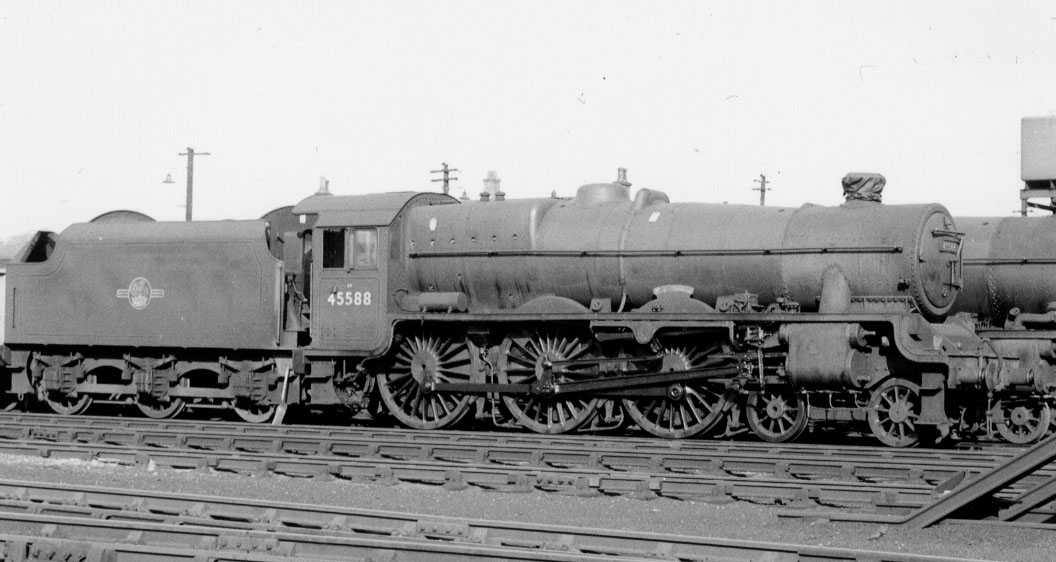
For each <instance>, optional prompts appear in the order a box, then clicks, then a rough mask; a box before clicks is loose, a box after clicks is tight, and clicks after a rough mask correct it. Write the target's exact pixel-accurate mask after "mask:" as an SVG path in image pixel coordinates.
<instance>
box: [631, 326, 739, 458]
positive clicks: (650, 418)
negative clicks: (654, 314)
mask: <svg viewBox="0 0 1056 562" xmlns="http://www.w3.org/2000/svg"><path fill="white" fill-rule="evenodd" d="M660 354H661V355H662V356H663V361H662V363H661V366H660V370H661V371H662V372H670V371H685V370H689V369H695V368H698V367H700V366H701V365H704V364H705V363H706V359H707V356H706V354H705V353H703V352H701V351H700V350H698V349H696V348H693V347H669V348H665V349H664V350H662V351H661V352H660ZM726 403H727V400H726V397H725V392H724V391H720V392H716V391H715V390H712V389H710V388H708V386H707V385H706V384H704V383H699V382H694V383H688V384H677V385H671V386H670V387H668V389H667V393H666V395H665V396H664V397H656V396H650V397H646V398H625V399H624V400H623V408H624V410H625V411H626V412H627V414H628V415H629V416H631V419H633V420H634V422H635V423H637V424H638V427H641V428H642V429H643V430H645V431H647V432H649V433H651V434H653V435H656V436H657V437H665V438H668V439H683V438H686V437H692V436H694V435H698V434H700V433H704V432H705V431H709V430H711V429H712V428H714V427H715V426H716V425H718V423H719V422H720V421H722V412H723V409H724V408H725V407H726Z"/></svg>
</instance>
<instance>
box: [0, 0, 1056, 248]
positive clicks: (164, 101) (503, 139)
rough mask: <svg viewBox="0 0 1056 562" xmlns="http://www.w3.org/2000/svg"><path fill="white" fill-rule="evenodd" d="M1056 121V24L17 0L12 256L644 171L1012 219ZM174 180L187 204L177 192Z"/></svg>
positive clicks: (1042, 18) (688, 181)
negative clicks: (136, 225)
mask: <svg viewBox="0 0 1056 562" xmlns="http://www.w3.org/2000/svg"><path fill="white" fill-rule="evenodd" d="M1052 113H1056V4H1053V3H1051V2H1037V3H1029V2H1022V3H1021V2H1014V3H1013V2H1007V3H1006V2H949V3H936V4H932V3H923V2H876V1H872V2H862V3H858V2H810V3H808V2H796V3H793V2H772V3H763V2H759V3H751V4H749V3H747V2H716V3H704V2H647V1H643V2H615V1H606V2H539V1H532V2H516V3H514V2H486V1H479V2H437V1H433V2H381V1H379V2H369V3H368V2H325V3H308V2H265V1H255V2H248V1H247V2H204V1H203V2H177V1H165V2H144V1H137V2H132V1H129V2H69V3H60V2H36V1H25V2H13V1H11V0H0V197H2V199H0V201H2V203H0V205H2V206H3V207H2V208H4V209H5V211H6V212H4V213H3V215H2V216H3V218H2V220H0V237H3V236H6V235H11V234H15V233H20V232H24V231H28V230H36V229H39V228H46V229H62V228H64V227H65V226H66V225H67V224H69V223H70V222H76V221H83V220H87V219H90V218H91V217H93V216H95V215H96V214H98V213H100V212H103V211H107V210H111V209H116V208H132V209H137V210H140V211H143V212H146V213H148V214H150V215H152V216H154V217H155V218H157V219H159V220H182V218H183V208H182V205H183V198H184V185H183V182H184V178H185V175H184V159H183V158H181V157H179V156H177V153H178V152H181V151H182V150H183V149H184V147H186V146H194V147H195V148H196V149H198V150H202V151H209V152H211V153H212V156H207V157H203V158H200V159H198V160H197V161H196V174H195V180H196V181H195V187H196V190H195V218H203V219H204V218H252V217H257V216H259V215H261V214H262V213H264V212H266V211H268V210H270V209H272V208H274V207H278V206H281V205H285V204H291V203H294V202H296V201H298V200H299V199H301V198H302V197H304V196H307V195H310V194H311V193H312V192H314V190H315V189H316V187H317V184H318V177H319V176H320V175H325V176H327V177H329V178H331V189H332V191H334V192H336V193H340V194H352V193H366V192H373V191H384V190H393V189H434V188H435V187H436V185H437V184H429V183H428V180H429V178H430V175H429V173H428V171H429V170H430V169H433V168H436V167H438V166H439V164H440V162H441V161H444V160H446V161H448V162H450V163H452V164H453V165H455V166H457V167H458V168H460V169H461V170H462V172H461V174H460V176H461V178H462V181H461V182H460V187H457V188H456V194H460V193H461V191H462V189H463V187H462V186H464V187H465V188H466V189H467V190H468V191H469V193H470V194H471V195H472V194H476V193H478V192H479V191H480V187H481V182H480V180H481V178H483V177H484V175H485V173H486V171H487V170H489V169H495V170H498V172H499V175H500V176H501V177H502V178H503V188H504V190H505V191H506V192H507V193H509V194H510V195H511V196H512V197H527V196H545V195H548V194H549V193H550V191H551V190H553V189H556V190H557V191H558V193H561V194H571V193H573V192H574V190H575V188H576V187H577V186H578V185H579V184H581V183H584V182H588V181H607V180H611V179H613V178H614V177H615V171H616V167H617V166H625V167H627V168H629V169H630V180H631V181H632V182H634V184H635V187H651V188H655V189H661V190H664V191H667V192H668V194H669V195H670V196H671V199H672V200H674V201H687V200H693V201H713V202H721V201H729V202H731V203H734V202H743V203H751V202H754V201H757V198H758V194H757V193H756V192H754V191H751V187H752V186H753V183H752V180H753V178H755V177H757V176H758V174H759V173H761V172H765V173H767V174H768V175H769V176H770V177H771V178H772V179H773V180H774V185H773V187H774V188H775V191H774V192H773V193H771V194H768V203H773V204H775V205H799V204H801V203H803V202H806V201H813V202H817V203H822V204H837V203H839V202H840V185H839V180H840V178H841V177H842V176H843V174H844V173H845V172H847V171H851V170H855V171H875V172H880V173H883V174H885V175H886V176H887V178H888V187H887V191H886V193H885V200H886V201H887V202H892V203H894V202H924V201H939V202H942V203H945V204H946V205H947V206H948V207H949V208H950V209H951V210H952V211H954V213H955V214H961V215H969V214H974V215H978V214H1002V215H1004V214H1009V213H1010V212H1011V211H1012V210H1013V209H1015V208H1017V207H1018V199H1017V195H1016V190H1018V189H1019V187H1020V180H1019V119H1020V118H1021V117H1023V116H1028V115H1045V114H1052ZM170 172H171V173H172V174H173V177H174V179H175V180H176V184H174V185H164V184H162V183H160V182H161V180H162V179H163V178H164V177H165V174H166V173H170Z"/></svg>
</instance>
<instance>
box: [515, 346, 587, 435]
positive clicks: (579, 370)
mask: <svg viewBox="0 0 1056 562" xmlns="http://www.w3.org/2000/svg"><path fill="white" fill-rule="evenodd" d="M595 351H596V347H595V346H594V344H593V341H592V340H590V339H588V336H582V337H577V336H576V335H572V334H561V333H556V332H537V333H530V334H522V335H518V336H514V337H507V338H506V339H505V340H504V341H503V342H502V348H501V352H500V354H499V368H498V380H499V383H500V384H533V383H535V382H536V381H538V380H539V377H541V376H542V375H543V371H544V366H545V364H547V363H548V362H549V363H557V364H555V365H553V367H552V372H553V378H554V383H555V384H561V383H566V382H581V381H586V380H590V379H592V378H595V377H596V376H597V373H596V369H595V367H594V366H592V365H590V364H589V363H590V362H589V361H586V362H585V363H584V364H582V365H561V364H560V362H563V361H574V360H586V359H590V358H591V357H593V356H594V353H595ZM502 400H503V403H504V404H505V405H506V408H507V409H509V411H510V414H512V415H513V418H514V419H515V420H516V421H517V423H518V424H520V425H521V427H524V428H526V429H530V430H532V431H534V432H536V433H551V434H552V433H566V432H569V431H573V430H575V429H577V428H579V427H580V426H582V425H583V424H584V423H586V422H587V421H589V420H590V419H591V417H592V416H593V415H594V414H595V412H596V410H597V406H598V399H597V398H591V397H589V396H585V395H573V396H566V397H558V396H539V395H535V396H533V395H531V394H511V395H505V396H503V397H502Z"/></svg>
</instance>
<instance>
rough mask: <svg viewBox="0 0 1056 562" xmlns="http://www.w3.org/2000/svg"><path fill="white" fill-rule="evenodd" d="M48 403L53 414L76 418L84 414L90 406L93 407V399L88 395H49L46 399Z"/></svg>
mask: <svg viewBox="0 0 1056 562" xmlns="http://www.w3.org/2000/svg"><path fill="white" fill-rule="evenodd" d="M44 401H45V402H47V403H48V407H49V408H51V410H52V411H53V412H55V413H56V414H59V415H63V416H76V415H77V414H83V413H84V411H85V410H87V409H88V407H89V406H91V405H92V397H91V396H88V395H87V394H81V395H79V396H77V397H71V396H67V395H65V394H63V395H59V394H49V395H48V396H47V397H46V398H45V399H44Z"/></svg>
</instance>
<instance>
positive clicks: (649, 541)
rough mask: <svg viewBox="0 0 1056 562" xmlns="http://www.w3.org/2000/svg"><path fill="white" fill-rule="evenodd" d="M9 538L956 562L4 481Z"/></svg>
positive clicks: (500, 554) (243, 552)
mask: <svg viewBox="0 0 1056 562" xmlns="http://www.w3.org/2000/svg"><path fill="white" fill-rule="evenodd" d="M12 530H17V531H18V532H19V534H20V535H21V536H20V537H18V539H17V540H20V541H33V540H34V539H31V538H27V535H29V534H30V533H39V535H38V538H37V539H36V541H38V542H43V543H45V544H46V543H48V541H54V540H56V539H57V540H59V541H64V542H66V543H67V544H68V543H69V541H71V540H73V541H88V542H89V543H90V545H91V546H90V547H89V548H91V549H95V550H94V552H98V551H99V550H100V549H105V548H106V546H105V545H100V543H102V542H105V543H108V544H111V545H117V547H118V548H123V549H127V548H128V547H129V546H130V545H131V546H133V547H139V548H142V547H144V546H147V547H152V548H158V547H162V548H168V549H187V548H188V547H190V548H194V547H198V548H199V549H202V548H203V547H204V548H205V549H206V550H216V551H220V552H228V553H232V551H233V554H236V555H240V556H243V558H241V559H247V558H248V559H257V557H258V556H262V557H264V558H266V559H274V558H276V557H277V556H287V557H296V558H298V559H348V558H349V557H353V556H360V557H361V556H364V555H365V554H366V555H370V556H372V557H377V556H378V555H379V554H381V553H384V554H385V555H386V556H385V557H386V558H387V559H393V560H420V559H429V560H447V559H459V558H458V557H462V559H464V558H471V557H485V558H486V557H492V558H502V559H509V560H518V559H529V560H654V561H655V560H705V559H708V560H713V559H723V560H740V559H743V560H758V559H772V560H798V559H809V560H877V561H880V560H882V561H891V562H908V561H910V560H920V561H937V560H949V558H944V557H933V556H918V555H912V554H902V553H889V552H880V551H871V550H859V549H841V548H831V547H817V546H807V545H792V544H778V543H768V542H762V541H745V540H735V539H717V538H706V537H690V536H683V535H671V534H660V533H643V532H635V531H625V530H606V529H584V528H578V527H567V526H555V525H540V524H534V523H520V522H504V521H484V520H474V519H466V518H454V517H443V516H432V515H419V514H410V513H399V512H392V511H379V510H368V509H358V508H348V507H341V506H317V505H305V504H293V503H276V502H264V501H257V500H245V499H241V498H223V497H211V496H201V495H192V494H172V493H161V492H146V491H129V490H123V489H113V488H102V487H95V486H67V485H60V484H46V483H37V482H21V481H0V542H4V543H8V542H9V541H10V538H9V534H10V533H11V532H12ZM40 537H43V538H40ZM73 544H74V545H78V544H79V543H73ZM36 548H38V549H40V548H53V549H54V548H56V547H54V546H37V547H36ZM59 548H60V550H53V551H52V552H50V554H53V555H55V556H51V558H60V559H63V558H67V559H68V558H69V556H68V555H69V554H70V553H69V552H65V551H62V550H61V546H60V547H59ZM80 548H82V549H83V546H82V547H80ZM365 549H369V550H365ZM198 552H199V554H202V552H201V550H199V551H198ZM38 554H41V553H40V552H38ZM45 554H48V553H45ZM73 554H75V555H76V552H74V553H73ZM424 556H429V557H428V558H426V557H424ZM452 557H454V558H452ZM83 558H84V557H82V559H83Z"/></svg>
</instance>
